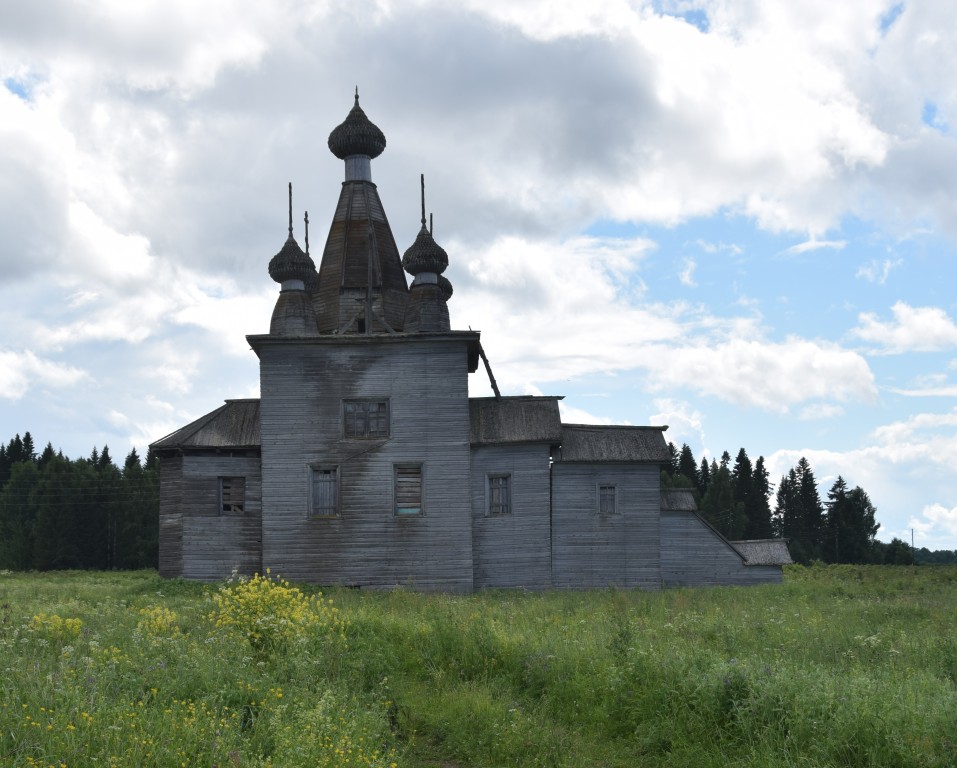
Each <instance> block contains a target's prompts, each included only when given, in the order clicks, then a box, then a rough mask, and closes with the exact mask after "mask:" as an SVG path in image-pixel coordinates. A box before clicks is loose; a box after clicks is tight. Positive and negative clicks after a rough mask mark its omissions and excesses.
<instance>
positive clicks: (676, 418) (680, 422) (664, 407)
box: [648, 398, 704, 446]
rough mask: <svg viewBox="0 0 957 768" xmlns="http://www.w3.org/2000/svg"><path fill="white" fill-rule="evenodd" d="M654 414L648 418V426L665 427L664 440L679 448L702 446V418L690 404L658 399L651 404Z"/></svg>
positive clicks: (669, 399)
mask: <svg viewBox="0 0 957 768" xmlns="http://www.w3.org/2000/svg"><path fill="white" fill-rule="evenodd" d="M652 407H653V408H654V410H655V412H654V413H652V414H651V416H649V418H648V423H649V424H654V425H657V426H667V427H668V431H667V432H666V433H665V439H666V440H669V441H670V442H672V443H674V444H675V445H678V446H680V445H681V444H682V443H688V444H689V445H699V444H700V445H703V444H704V417H703V416H702V414H701V412H700V411H699V410H698V409H697V408H695V407H694V406H692V405H691V404H690V403H687V402H684V401H682V400H674V399H671V398H658V399H656V400H654V402H653V403H652Z"/></svg>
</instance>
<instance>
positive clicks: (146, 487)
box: [0, 432, 159, 571]
mask: <svg viewBox="0 0 957 768" xmlns="http://www.w3.org/2000/svg"><path fill="white" fill-rule="evenodd" d="M158 536H159V482H158V472H157V467H156V461H155V458H154V457H153V456H152V455H151V454H147V457H146V460H145V462H141V461H140V457H139V455H138V454H137V452H136V449H135V448H134V449H133V450H131V451H130V453H129V454H128V455H127V456H126V459H125V460H124V462H123V466H122V468H121V467H118V466H117V465H116V464H115V463H114V462H113V458H112V457H111V456H110V451H109V447H108V446H103V450H102V451H98V450H97V449H96V448H95V447H94V448H93V451H92V453H91V454H90V456H89V457H87V458H83V459H69V458H67V457H65V456H64V455H63V452H62V451H54V449H53V445H52V444H51V443H47V445H46V447H45V448H44V449H43V450H42V451H41V452H40V453H39V454H37V452H36V450H35V448H34V444H33V437H32V436H31V434H30V433H29V432H26V433H25V434H24V435H23V437H22V438H21V437H20V435H19V434H17V435H16V436H15V437H14V438H12V439H11V440H10V441H9V442H8V443H6V444H0V568H6V569H10V570H18V571H22V570H57V569H66V568H80V569H97V570H110V569H135V568H155V567H156V564H157V548H158Z"/></svg>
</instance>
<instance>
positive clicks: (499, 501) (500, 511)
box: [488, 474, 512, 516]
mask: <svg viewBox="0 0 957 768" xmlns="http://www.w3.org/2000/svg"><path fill="white" fill-rule="evenodd" d="M511 485H512V476H511V475H510V474H496V475H489V476H488V514H489V515H490V516H494V515H510V514H512V489H511Z"/></svg>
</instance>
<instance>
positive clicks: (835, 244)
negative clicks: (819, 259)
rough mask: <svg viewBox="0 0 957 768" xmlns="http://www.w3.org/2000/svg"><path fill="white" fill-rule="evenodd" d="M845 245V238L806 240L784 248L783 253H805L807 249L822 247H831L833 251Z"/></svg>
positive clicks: (813, 249)
mask: <svg viewBox="0 0 957 768" xmlns="http://www.w3.org/2000/svg"><path fill="white" fill-rule="evenodd" d="M846 245H847V241H846V240H814V239H811V240H806V241H805V242H803V243H798V244H797V245H792V246H791V247H790V248H786V249H785V250H784V252H785V253H790V254H799V253H807V252H808V251H819V250H821V249H822V248H827V249H831V250H834V251H840V250H843V248H844V246H846Z"/></svg>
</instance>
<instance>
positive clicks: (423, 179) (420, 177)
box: [419, 173, 425, 227]
mask: <svg viewBox="0 0 957 768" xmlns="http://www.w3.org/2000/svg"><path fill="white" fill-rule="evenodd" d="M419 181H420V183H421V185H422V226H423V227H425V174H424V173H421V174H419Z"/></svg>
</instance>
